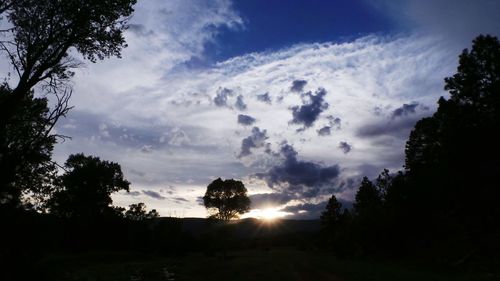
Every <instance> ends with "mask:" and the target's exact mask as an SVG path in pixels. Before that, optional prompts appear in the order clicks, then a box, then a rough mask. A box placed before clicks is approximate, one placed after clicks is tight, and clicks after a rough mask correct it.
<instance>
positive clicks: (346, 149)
mask: <svg viewBox="0 0 500 281" xmlns="http://www.w3.org/2000/svg"><path fill="white" fill-rule="evenodd" d="M339 148H340V149H342V152H344V154H347V153H349V152H351V150H352V145H350V144H348V143H347V142H345V141H341V142H340V143H339Z"/></svg>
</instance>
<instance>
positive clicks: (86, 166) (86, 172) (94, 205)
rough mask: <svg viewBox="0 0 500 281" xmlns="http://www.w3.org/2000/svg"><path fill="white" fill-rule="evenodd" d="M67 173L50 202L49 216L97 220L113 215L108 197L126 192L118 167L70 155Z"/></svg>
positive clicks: (78, 155)
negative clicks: (115, 193) (119, 192)
mask: <svg viewBox="0 0 500 281" xmlns="http://www.w3.org/2000/svg"><path fill="white" fill-rule="evenodd" d="M65 170H66V172H65V173H64V174H63V175H61V176H60V178H59V183H58V189H57V190H56V191H55V192H54V194H53V196H52V198H51V199H50V200H49V209H50V211H51V212H52V213H54V214H57V215H59V216H62V217H69V218H86V219H91V218H96V217H101V216H107V215H116V211H115V209H114V208H113V207H112V205H111V204H112V203H113V200H112V199H111V193H113V192H117V191H120V190H125V191H129V185H130V183H129V182H128V181H127V180H125V179H124V178H123V173H122V171H121V167H120V165H119V164H117V163H114V162H108V161H102V160H100V159H99V158H98V157H93V156H85V155H83V154H73V155H70V156H69V158H68V160H67V161H66V163H65Z"/></svg>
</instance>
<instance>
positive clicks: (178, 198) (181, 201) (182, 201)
mask: <svg viewBox="0 0 500 281" xmlns="http://www.w3.org/2000/svg"><path fill="white" fill-rule="evenodd" d="M171 199H172V200H174V201H175V203H178V204H182V203H188V202H189V200H187V199H185V198H182V197H174V198H171Z"/></svg>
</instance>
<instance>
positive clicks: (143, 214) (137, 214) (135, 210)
mask: <svg viewBox="0 0 500 281" xmlns="http://www.w3.org/2000/svg"><path fill="white" fill-rule="evenodd" d="M124 216H125V218H127V219H129V220H134V221H143V220H147V219H153V218H157V217H159V216H160V214H158V212H157V211H156V210H155V209H153V210H151V211H149V212H147V211H146V204H144V203H137V204H132V205H130V206H129V209H128V210H127V211H126V212H125V213H124Z"/></svg>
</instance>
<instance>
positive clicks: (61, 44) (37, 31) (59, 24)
mask: <svg viewBox="0 0 500 281" xmlns="http://www.w3.org/2000/svg"><path fill="white" fill-rule="evenodd" d="M135 2H136V0H68V1H59V0H46V1H38V0H15V1H11V0H4V1H2V2H0V15H1V16H2V17H4V18H6V19H7V21H8V22H9V24H10V25H11V28H9V29H8V30H3V31H2V35H3V36H4V38H3V39H2V41H1V42H0V51H2V52H3V53H4V54H5V55H6V56H7V57H8V58H9V59H10V61H11V65H12V67H13V68H14V70H15V72H16V74H17V75H18V78H19V79H18V82H17V86H15V87H13V90H12V95H11V96H10V97H9V99H7V100H4V101H3V104H2V105H3V106H2V109H3V111H2V115H1V117H2V119H5V118H9V117H10V116H12V114H13V112H15V110H17V106H16V105H17V103H18V102H19V101H20V100H21V99H22V97H23V96H25V95H26V94H27V93H29V92H30V90H31V89H32V88H33V86H35V85H36V84H38V83H40V82H42V81H43V82H46V83H45V86H48V87H49V88H48V90H49V91H57V90H58V89H60V87H61V86H62V83H63V82H64V81H66V80H67V79H69V78H70V77H72V76H73V72H72V71H71V70H72V69H74V68H76V67H78V66H80V65H81V63H80V62H78V61H77V60H76V59H74V58H73V57H72V56H71V55H70V54H69V50H70V49H74V50H76V51H77V52H79V53H80V54H81V55H82V56H83V57H84V58H86V59H88V60H90V61H92V62H95V61H96V60H97V59H104V58H106V57H110V56H118V57H119V56H120V52H121V50H122V48H123V47H125V46H126V44H125V40H124V38H123V31H124V30H125V29H126V28H127V18H128V17H129V16H130V15H131V13H132V12H133V8H132V6H133V5H134V4H135ZM9 106H14V108H13V109H12V110H8V109H9Z"/></svg>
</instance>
